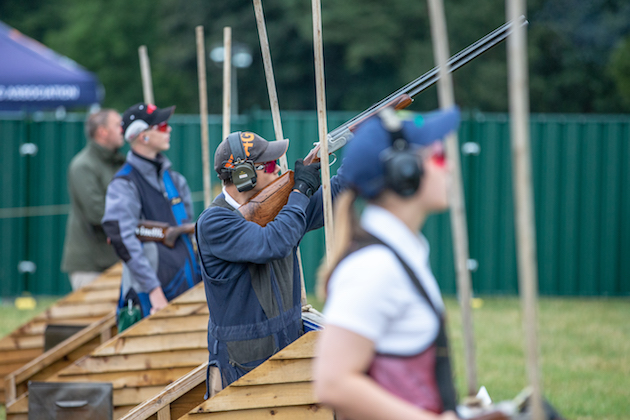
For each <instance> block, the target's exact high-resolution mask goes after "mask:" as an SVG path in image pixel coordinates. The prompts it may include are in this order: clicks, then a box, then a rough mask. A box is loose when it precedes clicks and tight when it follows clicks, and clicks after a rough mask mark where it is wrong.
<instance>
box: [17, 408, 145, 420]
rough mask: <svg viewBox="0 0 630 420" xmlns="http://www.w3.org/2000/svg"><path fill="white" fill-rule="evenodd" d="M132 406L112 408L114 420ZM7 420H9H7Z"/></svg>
mask: <svg viewBox="0 0 630 420" xmlns="http://www.w3.org/2000/svg"><path fill="white" fill-rule="evenodd" d="M133 407H134V406H133V405H123V406H118V407H114V420H118V419H120V418H122V417H124V416H125V414H127V413H128V412H129V411H130V410H131V409H132V408H133ZM7 420H9V419H7Z"/></svg>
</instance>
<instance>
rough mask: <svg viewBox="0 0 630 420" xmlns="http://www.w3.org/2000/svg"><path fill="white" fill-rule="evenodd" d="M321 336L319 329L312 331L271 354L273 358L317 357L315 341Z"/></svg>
mask: <svg viewBox="0 0 630 420" xmlns="http://www.w3.org/2000/svg"><path fill="white" fill-rule="evenodd" d="M318 336H319V332H318V331H310V332H308V333H306V334H304V335H303V336H302V337H300V338H299V339H297V340H296V341H294V342H293V343H291V344H289V345H288V346H287V347H285V348H284V349H282V350H280V351H279V352H278V353H276V354H274V355H273V356H271V358H272V359H303V358H306V359H308V358H311V357H315V343H316V342H317V337H318Z"/></svg>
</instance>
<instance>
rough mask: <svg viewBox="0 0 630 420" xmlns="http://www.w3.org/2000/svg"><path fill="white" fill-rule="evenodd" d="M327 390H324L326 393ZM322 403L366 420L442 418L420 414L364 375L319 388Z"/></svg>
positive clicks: (426, 412)
mask: <svg viewBox="0 0 630 420" xmlns="http://www.w3.org/2000/svg"><path fill="white" fill-rule="evenodd" d="M324 388H325V389H324ZM317 393H318V395H319V396H320V397H321V398H322V402H324V403H325V404H329V405H331V406H332V407H333V408H334V409H335V410H336V411H337V412H338V413H339V414H343V415H344V416H348V417H349V418H352V419H365V420H383V419H388V420H396V419H401V420H403V419H404V420H409V419H416V420H433V419H438V418H440V416H438V415H436V414H433V413H431V412H428V411H425V410H421V409H419V408H418V407H415V406H413V405H411V404H409V403H408V402H406V401H403V400H401V399H400V398H398V397H396V396H394V395H392V394H390V393H389V392H387V391H385V390H384V389H383V388H381V387H380V386H379V385H378V384H376V383H375V382H374V381H373V380H372V379H371V378H370V377H368V376H366V375H364V374H352V375H346V376H343V377H337V378H336V379H334V380H333V381H330V382H329V383H327V384H324V383H322V384H320V385H319V386H318V388H317Z"/></svg>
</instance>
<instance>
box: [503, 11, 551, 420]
mask: <svg viewBox="0 0 630 420" xmlns="http://www.w3.org/2000/svg"><path fill="white" fill-rule="evenodd" d="M506 11H507V17H508V19H518V17H519V16H521V15H524V14H525V12H526V11H525V1H524V0H506ZM508 71H509V77H508V79H509V93H510V120H511V124H510V132H511V137H512V165H513V171H514V180H513V182H514V211H515V216H516V237H517V252H518V273H519V276H518V277H519V289H520V292H521V302H522V305H523V314H524V316H523V330H524V332H525V354H526V357H527V372H528V376H529V382H530V384H531V387H532V398H531V409H532V418H533V419H534V420H543V419H544V418H545V416H544V411H543V406H542V390H541V375H540V370H539V364H538V338H537V325H538V324H537V317H536V308H537V305H538V302H537V290H538V261H537V256H536V231H535V224H534V199H533V197H534V194H533V188H532V174H531V167H532V164H531V149H530V140H529V92H528V89H529V79H528V74H527V33H526V32H525V28H524V27H523V26H517V27H515V28H514V32H513V34H512V36H510V37H509V39H508Z"/></svg>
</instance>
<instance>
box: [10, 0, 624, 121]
mask: <svg viewBox="0 0 630 420" xmlns="http://www.w3.org/2000/svg"><path fill="white" fill-rule="evenodd" d="M263 7H264V12H265V20H266V24H267V32H268V35H269V44H270V49H271V55H272V61H273V68H274V73H275V82H276V87H277V89H278V98H279V103H280V108H281V109H287V110H288V109H292V110H310V109H315V107H316V105H315V81H314V63H313V27H312V25H313V24H312V10H311V2H309V1H307V0H264V1H263ZM445 8H446V17H447V23H448V30H449V44H450V49H451V55H452V54H454V53H456V52H457V51H459V50H461V49H462V48H464V47H466V46H467V45H469V44H471V43H472V42H474V41H476V40H477V39H479V38H481V37H482V36H484V35H485V34H487V33H488V32H490V31H491V30H493V29H495V28H496V27H498V26H500V25H501V24H502V23H503V22H504V21H505V10H504V8H505V4H504V1H503V0H487V1H482V2H471V1H466V0H445ZM528 15H529V16H528V19H529V22H530V24H529V28H528V40H529V63H530V87H531V108H532V111H538V112H608V113H610V112H628V111H629V110H630V71H628V70H629V66H630V64H629V62H630V36H629V33H630V20H628V19H627V17H628V16H630V3H628V2H627V0H589V1H586V0H532V1H530V2H529V12H528ZM0 16H2V18H1V19H3V20H4V21H5V22H6V23H7V24H9V25H11V26H14V27H15V28H17V29H19V30H20V31H22V32H24V33H25V34H27V35H29V36H31V37H33V38H35V39H37V40H39V41H41V42H43V43H45V44H47V45H48V46H50V47H51V48H53V49H55V50H56V51H58V52H59V53H61V54H64V55H67V56H68V57H70V58H72V59H74V60H75V61H77V62H78V63H80V64H81V65H83V66H84V67H86V68H87V69H89V70H91V71H93V72H95V73H96V74H97V75H98V77H99V78H100V80H101V82H102V83H103V85H104V86H105V89H106V97H105V103H104V105H105V106H109V107H114V108H117V109H119V110H123V109H125V108H127V107H128V106H130V105H132V104H134V103H136V102H140V101H141V100H142V84H141V78H140V66H139V59H138V47H139V46H140V45H146V46H147V49H148V52H149V57H150V60H151V69H152V78H153V88H154V96H155V100H156V103H157V104H158V105H159V106H167V105H170V104H176V105H177V107H178V112H180V113H181V112H190V113H195V112H198V109H199V105H198V103H199V102H198V84H197V57H196V44H195V27H196V26H197V25H203V26H204V31H205V37H206V53H209V52H210V50H211V49H212V48H213V47H214V46H217V45H221V44H222V38H223V28H224V27H225V26H230V27H231V28H232V34H233V35H232V36H233V41H234V42H239V43H243V44H246V45H248V46H249V47H250V48H251V50H252V54H253V62H252V65H251V66H250V67H249V68H246V69H239V70H238V71H237V74H238V90H239V98H238V102H239V104H240V109H241V110H247V109H251V108H255V107H258V108H269V99H268V94H267V86H266V82H265V75H264V69H263V65H262V58H261V53H260V47H259V40H258V32H257V28H256V21H255V17H254V10H253V6H252V2H251V1H250V0H213V1H211V2H209V1H204V0H187V1H186V2H181V1H176V0H153V1H148V0H135V1H133V2H128V1H124V0H90V1H82V0H59V1H57V2H54V4H53V3H51V2H46V1H43V0H5V1H3V2H2V3H0ZM322 21H323V36H324V60H325V74H326V96H327V105H328V108H329V109H334V110H355V111H356V110H360V109H363V108H366V107H368V106H369V105H371V104H372V103H374V102H376V101H378V100H380V99H382V98H383V97H385V96H386V95H388V94H389V93H391V92H392V91H394V90H396V89H398V88H399V87H401V86H402V85H404V84H406V83H407V82H409V81H411V80H413V79H415V78H416V77H418V76H419V75H421V74H423V73H424V72H426V71H428V70H430V69H431V68H432V67H433V66H434V59H433V52H432V46H431V36H430V28H429V21H428V13H427V7H426V3H425V2H418V1H411V0H395V1H389V2H383V1H382V0H343V1H326V0H324V1H323V4H322ZM207 77H208V95H209V96H208V97H209V109H210V112H213V113H219V112H220V111H221V98H222V93H221V92H222V70H221V68H219V67H218V66H215V65H214V64H213V63H212V61H210V60H209V59H208V60H207ZM454 81H455V94H456V100H457V102H458V103H459V104H460V105H461V106H462V107H464V108H467V109H480V110H483V111H505V110H507V66H506V54H505V44H503V45H501V46H498V47H495V48H494V49H493V50H492V51H489V52H487V53H486V54H485V55H483V56H482V57H480V58H478V59H476V60H475V61H473V62H472V63H470V64H468V65H467V66H466V67H464V68H463V69H460V70H458V71H457V72H456V73H455V75H454ZM435 106H437V100H436V93H435V90H434V89H429V90H428V91H427V92H425V93H423V94H421V95H419V97H417V98H416V104H415V105H414V107H416V108H418V109H428V108H432V107H435Z"/></svg>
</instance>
